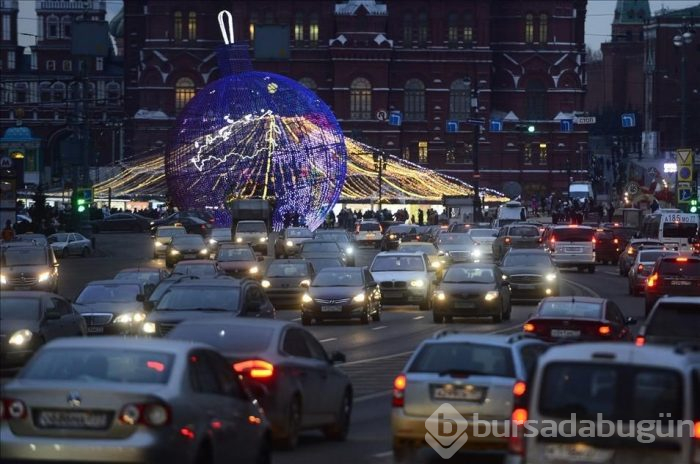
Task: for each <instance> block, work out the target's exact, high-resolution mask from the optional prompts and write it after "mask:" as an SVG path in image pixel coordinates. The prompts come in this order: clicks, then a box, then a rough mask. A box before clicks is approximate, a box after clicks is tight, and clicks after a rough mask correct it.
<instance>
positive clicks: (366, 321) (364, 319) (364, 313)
mask: <svg viewBox="0 0 700 464" xmlns="http://www.w3.org/2000/svg"><path fill="white" fill-rule="evenodd" d="M360 324H363V325H364V324H369V313H368V312H367V308H365V310H364V311H362V315H361V316H360Z"/></svg>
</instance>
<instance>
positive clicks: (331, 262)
mask: <svg viewBox="0 0 700 464" xmlns="http://www.w3.org/2000/svg"><path fill="white" fill-rule="evenodd" d="M304 260H305V261H306V262H308V263H309V264H311V268H312V269H313V270H314V272H315V273H317V274H318V273H319V272H321V270H323V269H325V268H327V267H342V266H345V262H344V261H343V260H342V259H340V258H304Z"/></svg>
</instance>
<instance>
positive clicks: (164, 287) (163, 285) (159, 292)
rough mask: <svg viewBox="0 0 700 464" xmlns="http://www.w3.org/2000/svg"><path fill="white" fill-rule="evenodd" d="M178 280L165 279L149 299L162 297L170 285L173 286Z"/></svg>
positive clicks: (154, 299)
mask: <svg viewBox="0 0 700 464" xmlns="http://www.w3.org/2000/svg"><path fill="white" fill-rule="evenodd" d="M175 282H177V281H176V280H174V279H173V280H163V281H162V282H161V283H159V284H158V286H157V287H156V289H155V290H153V292H152V293H151V294H150V295H149V296H148V300H149V301H158V300H160V299H161V297H162V296H163V295H164V294H165V292H167V291H168V289H169V288H170V287H172V286H173V284H174V283H175Z"/></svg>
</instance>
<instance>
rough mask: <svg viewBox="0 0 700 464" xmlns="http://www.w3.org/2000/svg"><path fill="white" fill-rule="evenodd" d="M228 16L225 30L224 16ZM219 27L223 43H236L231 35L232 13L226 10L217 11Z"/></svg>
mask: <svg viewBox="0 0 700 464" xmlns="http://www.w3.org/2000/svg"><path fill="white" fill-rule="evenodd" d="M225 16H227V17H228V30H226V24H225V23H224V17H225ZM219 28H220V29H221V36H222V37H223V38H224V43H225V44H226V45H229V44H234V43H236V39H235V37H234V35H233V15H231V13H230V12H229V11H228V10H221V11H219Z"/></svg>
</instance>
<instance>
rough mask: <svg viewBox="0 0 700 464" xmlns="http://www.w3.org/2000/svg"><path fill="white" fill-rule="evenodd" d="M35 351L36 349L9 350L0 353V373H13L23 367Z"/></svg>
mask: <svg viewBox="0 0 700 464" xmlns="http://www.w3.org/2000/svg"><path fill="white" fill-rule="evenodd" d="M34 353H35V350H34V349H26V350H8V349H3V352H2V353H0V373H2V374H8V375H12V374H14V373H16V372H17V371H18V370H19V369H20V368H21V367H23V366H24V365H25V364H26V363H27V361H29V359H30V358H31V357H32V355H33V354H34Z"/></svg>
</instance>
